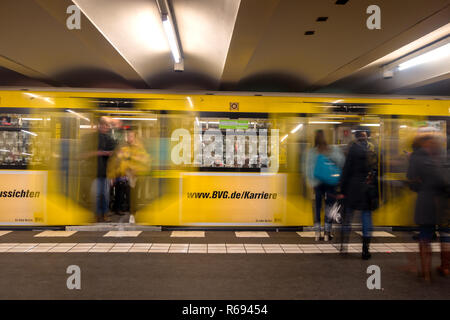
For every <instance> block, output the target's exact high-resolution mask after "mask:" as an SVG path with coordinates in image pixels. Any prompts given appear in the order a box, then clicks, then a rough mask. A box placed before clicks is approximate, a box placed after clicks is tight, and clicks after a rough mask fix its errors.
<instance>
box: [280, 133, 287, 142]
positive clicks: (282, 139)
mask: <svg viewBox="0 0 450 320" xmlns="http://www.w3.org/2000/svg"><path fill="white" fill-rule="evenodd" d="M287 137H288V134H287V135H285V136H284V137H283V138H281V142H283V141H284V140H285V139H286V138H287Z"/></svg>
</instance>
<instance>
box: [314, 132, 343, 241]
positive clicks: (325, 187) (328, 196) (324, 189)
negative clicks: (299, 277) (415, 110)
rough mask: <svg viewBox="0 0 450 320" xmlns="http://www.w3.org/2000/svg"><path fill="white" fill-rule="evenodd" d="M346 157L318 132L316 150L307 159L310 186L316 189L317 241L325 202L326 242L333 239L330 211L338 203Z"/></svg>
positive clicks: (315, 142) (315, 222)
mask: <svg viewBox="0 0 450 320" xmlns="http://www.w3.org/2000/svg"><path fill="white" fill-rule="evenodd" d="M343 164H344V155H343V154H342V153H341V151H340V150H339V148H338V147H336V146H329V145H328V143H327V141H326V139H325V133H324V131H323V130H317V131H316V133H315V138H314V148H311V149H310V150H309V152H308V154H307V159H306V177H307V182H308V184H309V185H310V186H311V187H312V188H313V189H314V197H315V199H314V230H315V240H316V241H319V239H320V238H321V217H320V213H321V210H322V201H323V200H324V201H325V210H324V211H325V215H324V220H325V221H324V227H325V228H324V240H325V241H329V240H331V239H332V235H331V228H332V219H331V217H330V214H329V212H330V209H331V207H332V206H333V204H334V203H335V202H336V186H337V184H338V183H339V177H340V172H341V168H342V166H343Z"/></svg>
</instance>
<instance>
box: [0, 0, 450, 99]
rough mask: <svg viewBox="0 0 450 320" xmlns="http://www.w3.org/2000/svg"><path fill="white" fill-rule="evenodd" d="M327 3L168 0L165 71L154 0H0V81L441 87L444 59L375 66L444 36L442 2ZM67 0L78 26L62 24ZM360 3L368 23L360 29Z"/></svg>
mask: <svg viewBox="0 0 450 320" xmlns="http://www.w3.org/2000/svg"><path fill="white" fill-rule="evenodd" d="M335 2H336V0H315V1H311V0H169V3H170V5H171V7H172V10H173V14H174V17H175V19H176V23H177V28H178V32H179V35H180V42H181V46H182V50H183V56H184V72H175V71H174V69H173V61H172V57H171V54H170V50H169V46H168V43H167V39H166V38H165V34H164V32H163V28H162V24H161V18H160V15H159V11H158V7H157V4H156V1H155V0H95V1H93V0H72V1H71V0H2V1H1V2H0V85H2V86H8V85H10V86H36V85H40V86H61V87H66V86H67V87H91V88H152V89H197V90H232V91H239V90H244V91H290V92H302V91H307V92H338V93H380V94H385V93H399V92H403V93H408V94H409V93H410V92H411V93H414V92H416V91H417V92H418V93H419V92H420V94H431V95H435V94H440V95H443V94H444V95H450V93H449V92H446V91H448V87H447V86H446V85H447V84H448V80H449V79H450V60H444V61H441V62H440V63H438V64H435V65H430V66H426V67H422V68H417V69H412V70H411V71H408V72H404V73H402V74H396V75H395V76H394V78H392V79H384V78H383V77H382V72H381V71H382V66H384V65H386V64H389V63H390V62H392V61H395V60H397V59H399V58H401V57H402V56H404V55H405V54H407V53H409V52H411V51H414V50H417V49H419V48H420V47H423V46H424V45H427V44H429V43H431V42H433V41H436V40H439V39H441V38H444V37H446V36H448V35H449V34H450V21H449V20H450V19H449V18H450V0H395V1H392V0H378V1H372V0H349V1H348V2H347V3H346V4H345V5H338V4H336V3H335ZM73 4H76V5H77V6H78V7H79V8H80V9H81V11H82V17H81V29H80V30H69V29H68V28H67V27H66V19H67V18H68V16H69V15H68V14H67V13H66V9H67V7H68V6H70V5H73ZM371 4H377V5H378V6H380V8H381V29H380V30H369V29H368V28H367V27H366V19H367V18H368V16H369V15H368V14H367V13H366V8H367V7H368V6H369V5H371ZM318 17H327V20H326V21H323V22H318V21H316V20H317V18H318ZM306 31H314V34H313V35H305V32H306ZM447 62H448V63H447Z"/></svg>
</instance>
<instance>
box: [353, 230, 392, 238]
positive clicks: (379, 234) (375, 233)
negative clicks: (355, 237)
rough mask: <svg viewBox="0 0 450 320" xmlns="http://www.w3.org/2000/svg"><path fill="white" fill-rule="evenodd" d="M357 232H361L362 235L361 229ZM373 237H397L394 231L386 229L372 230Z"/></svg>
mask: <svg viewBox="0 0 450 320" xmlns="http://www.w3.org/2000/svg"><path fill="white" fill-rule="evenodd" d="M355 233H357V234H359V235H360V236H361V237H362V232H361V231H356V232H355ZM372 237H385V238H395V236H394V235H393V234H392V233H389V232H386V231H372Z"/></svg>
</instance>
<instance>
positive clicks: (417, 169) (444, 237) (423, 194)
mask: <svg viewBox="0 0 450 320" xmlns="http://www.w3.org/2000/svg"><path fill="white" fill-rule="evenodd" d="M448 171H449V169H448V164H447V165H445V161H444V159H443V157H442V150H441V148H440V143H439V140H438V138H437V137H436V136H434V135H433V134H431V133H423V134H419V135H418V136H417V137H416V138H415V140H414V143H413V153H412V154H411V156H410V160H409V166H408V172H407V178H408V181H409V186H410V188H411V189H412V190H413V191H415V192H417V200H416V205H415V211H414V220H415V223H416V224H417V225H419V231H420V233H419V252H420V260H421V272H420V274H419V275H420V276H421V277H423V278H424V280H425V281H427V282H429V281H431V255H432V254H431V253H432V252H431V241H432V239H433V236H434V235H435V233H436V225H439V226H440V227H439V231H440V240H441V266H440V267H438V272H439V273H441V274H442V275H448V274H449V244H450V243H449V236H450V235H449V227H448V226H449V205H448V201H449V182H448Z"/></svg>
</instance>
